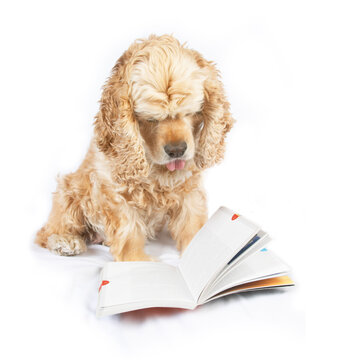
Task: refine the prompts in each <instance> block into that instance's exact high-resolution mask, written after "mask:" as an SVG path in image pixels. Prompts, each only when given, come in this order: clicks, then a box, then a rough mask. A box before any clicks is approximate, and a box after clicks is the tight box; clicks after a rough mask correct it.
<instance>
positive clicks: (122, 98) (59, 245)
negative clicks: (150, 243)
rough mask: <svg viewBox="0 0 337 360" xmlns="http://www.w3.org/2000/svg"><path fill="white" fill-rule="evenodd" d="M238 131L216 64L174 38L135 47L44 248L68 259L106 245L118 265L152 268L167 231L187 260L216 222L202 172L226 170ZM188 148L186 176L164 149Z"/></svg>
mask: <svg viewBox="0 0 337 360" xmlns="http://www.w3.org/2000/svg"><path fill="white" fill-rule="evenodd" d="M232 124H233V119H232V116H231V114H230V112H229V103H228V102H227V100H226V98H225V95H224V91H223V86H222V84H221V82H220V80H219V74H218V71H217V70H216V68H215V66H214V65H213V63H212V62H209V61H206V60H205V59H204V58H203V57H202V56H201V55H200V54H199V53H198V52H196V51H194V50H191V49H188V48H187V47H186V46H185V45H181V44H180V43H179V42H178V41H177V40H176V39H175V38H173V37H172V36H168V35H164V36H159V37H158V36H154V35H152V36H150V37H149V38H148V39H145V40H140V41H136V42H134V43H133V44H132V45H131V46H130V48H129V49H128V50H127V51H126V52H125V53H124V54H123V55H122V57H121V58H120V59H119V60H118V61H117V63H116V65H115V67H114V68H113V70H112V73H111V76H110V78H109V79H108V81H107V82H106V84H105V85H104V87H103V93H102V98H101V101H100V109H99V112H98V114H97V116H96V120H95V134H94V139H93V141H92V142H91V145H90V148H89V151H88V153H87V155H86V158H85V159H84V161H83V163H82V164H81V166H80V167H79V169H78V170H77V171H76V172H74V173H71V174H68V175H66V176H63V177H61V178H59V179H58V188H57V191H56V192H55V193H54V198H53V207H52V211H51V213H50V216H49V219H48V221H47V223H46V225H45V226H44V227H43V228H42V229H41V230H40V231H39V232H38V234H37V237H36V242H37V243H38V244H39V245H41V246H43V247H47V248H48V249H50V250H51V251H53V252H55V253H58V254H60V255H75V254H79V253H81V252H83V251H85V250H86V242H96V243H97V242H103V243H104V244H105V245H108V246H109V247H110V250H111V253H112V254H113V256H114V257H115V259H116V260H119V261H133V260H149V257H148V255H147V254H145V253H144V243H145V241H146V239H147V238H153V237H154V236H155V234H156V233H157V232H158V231H159V230H160V229H161V228H162V226H163V225H164V224H165V223H167V225H168V229H169V231H170V233H171V235H172V237H173V239H175V241H176V242H177V247H178V249H180V250H181V251H183V250H184V248H185V247H186V246H187V245H188V243H189V242H190V240H191V239H192V238H193V236H194V235H195V234H196V232H197V231H198V230H199V229H200V228H201V227H202V226H203V225H204V223H205V222H206V220H207V206H206V196H205V192H204V190H203V187H202V179H201V172H202V170H203V169H205V168H208V167H210V166H212V165H214V164H216V163H218V162H220V161H221V160H222V158H223V154H224V149H225V141H224V140H225V134H226V133H227V132H228V131H229V130H230V128H231V127H232ZM181 141H184V142H185V143H186V145H187V149H186V152H185V153H184V154H183V156H182V157H180V159H181V160H179V161H180V164H182V163H183V164H184V165H185V166H182V167H183V169H181V166H180V167H179V168H176V169H173V170H174V171H172V169H169V167H168V166H167V164H168V163H169V162H170V161H171V162H172V159H170V157H169V156H168V154H166V153H165V151H164V146H165V145H166V144H170V143H177V142H181ZM170 170H171V171H170Z"/></svg>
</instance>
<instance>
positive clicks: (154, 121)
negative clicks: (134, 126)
mask: <svg viewBox="0 0 337 360" xmlns="http://www.w3.org/2000/svg"><path fill="white" fill-rule="evenodd" d="M147 121H148V122H150V123H156V122H158V120H157V119H154V118H150V119H147Z"/></svg>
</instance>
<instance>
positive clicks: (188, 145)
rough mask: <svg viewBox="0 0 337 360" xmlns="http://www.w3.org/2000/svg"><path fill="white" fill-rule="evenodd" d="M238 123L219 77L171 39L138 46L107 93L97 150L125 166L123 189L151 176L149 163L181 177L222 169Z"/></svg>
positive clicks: (97, 126)
mask: <svg viewBox="0 0 337 360" xmlns="http://www.w3.org/2000/svg"><path fill="white" fill-rule="evenodd" d="M232 124H233V119H232V117H231V114H230V112H229V103H228V102H227V100H226V98H225V95H224V91H223V87H222V84H221V82H220V81H219V79H218V72H217V70H216V69H215V67H214V65H213V64H212V63H211V62H208V61H206V60H205V59H204V58H203V57H202V56H201V55H200V54H199V53H198V52H196V51H194V50H190V49H187V48H186V47H184V46H183V45H181V44H180V43H179V42H178V41H177V40H176V39H174V38H173V37H171V36H167V35H165V36H161V37H157V36H151V37H150V38H149V39H148V40H143V41H141V42H135V43H134V44H132V45H131V47H130V48H129V49H128V50H127V51H126V52H125V53H124V54H123V56H122V57H121V58H120V59H119V60H118V62H117V64H116V65H115V67H114V68H113V70H112V75H111V77H110V78H109V79H108V81H107V83H106V84H105V86H104V88H103V94H102V99H101V106H100V111H99V113H98V115H97V117H96V122H95V136H96V143H97V146H98V148H99V149H100V150H101V151H103V152H104V153H105V154H106V155H107V156H111V157H114V158H115V159H116V160H117V161H118V165H117V166H116V170H117V172H116V177H117V180H118V181H125V180H128V179H129V178H136V177H139V176H147V175H148V170H149V163H152V164H157V165H159V166H163V169H166V170H167V171H179V170H182V169H183V168H184V167H185V163H186V162H187V161H190V160H192V159H193V160H194V161H195V163H196V165H197V166H198V167H199V168H200V169H204V168H207V167H210V166H212V165H214V164H215V163H218V162H219V161H220V160H221V159H222V157H223V153H224V147H225V143H224V140H225V134H226V133H227V131H229V130H230V128H231V127H232Z"/></svg>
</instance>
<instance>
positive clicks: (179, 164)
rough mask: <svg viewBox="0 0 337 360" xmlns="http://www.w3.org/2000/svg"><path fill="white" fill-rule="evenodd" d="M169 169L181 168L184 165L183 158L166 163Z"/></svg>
mask: <svg viewBox="0 0 337 360" xmlns="http://www.w3.org/2000/svg"><path fill="white" fill-rule="evenodd" d="M166 167H167V168H168V169H169V170H170V171H174V170H182V169H183V168H184V167H185V160H175V161H171V162H169V163H167V164H166Z"/></svg>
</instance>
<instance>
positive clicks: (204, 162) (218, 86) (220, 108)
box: [194, 51, 234, 169]
mask: <svg viewBox="0 0 337 360" xmlns="http://www.w3.org/2000/svg"><path fill="white" fill-rule="evenodd" d="M194 57H195V59H196V61H197V63H198V65H199V66H200V67H201V68H202V69H204V70H205V72H206V74H207V78H206V80H205V82H204V104H203V108H202V117H203V120H204V124H203V128H202V130H201V134H200V138H199V145H198V147H197V151H196V156H195V162H196V165H197V166H198V167H199V168H200V169H206V168H209V167H211V166H213V165H214V164H217V163H219V162H220V161H221V160H222V159H223V156H224V152H225V136H226V133H227V132H228V131H229V130H230V129H231V128H232V126H233V123H234V119H233V118H232V115H231V113H230V112H229V108H230V105H229V102H228V101H227V99H226V97H225V93H224V89H223V86H222V83H221V81H220V80H219V73H218V71H217V70H216V68H215V66H214V65H213V64H212V63H211V62H208V61H206V60H205V59H204V58H203V57H202V56H201V55H200V54H199V53H197V52H196V51H194Z"/></svg>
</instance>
